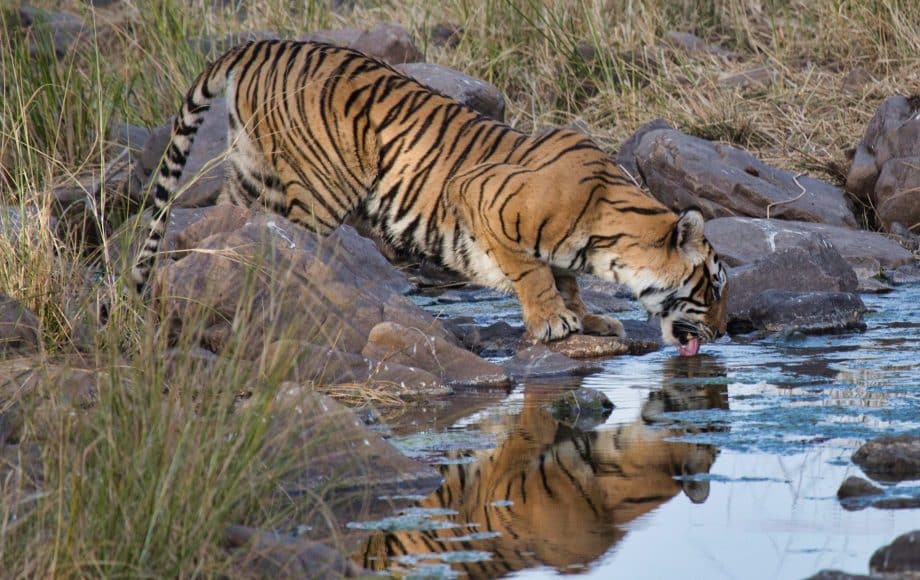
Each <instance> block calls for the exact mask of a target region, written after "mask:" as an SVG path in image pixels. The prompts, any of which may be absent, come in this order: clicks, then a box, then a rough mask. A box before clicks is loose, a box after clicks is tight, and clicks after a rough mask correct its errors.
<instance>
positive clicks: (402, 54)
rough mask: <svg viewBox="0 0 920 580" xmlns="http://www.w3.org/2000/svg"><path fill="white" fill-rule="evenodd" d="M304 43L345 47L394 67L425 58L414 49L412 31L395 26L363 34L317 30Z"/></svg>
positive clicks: (305, 38) (377, 28)
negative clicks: (323, 43)
mask: <svg viewBox="0 0 920 580" xmlns="http://www.w3.org/2000/svg"><path fill="white" fill-rule="evenodd" d="M301 40H313V41H319V42H328V43H329V44H335V45H337V46H346V47H348V48H351V49H354V50H357V51H359V52H363V53H364V54H366V55H368V56H372V57H375V58H379V59H380V60H383V61H385V62H387V63H389V64H391V65H397V64H402V63H406V62H421V61H423V60H424V55H423V54H422V53H421V51H420V50H419V49H418V47H417V46H416V45H415V41H414V40H413V39H412V35H411V34H409V31H407V30H406V29H405V28H403V27H402V26H400V25H399V24H394V23H381V24H378V25H377V26H375V27H374V28H372V29H371V30H364V31H361V30H355V29H351V28H346V29H339V30H318V31H315V32H311V33H309V34H307V35H305V36H303V37H302V38H301Z"/></svg>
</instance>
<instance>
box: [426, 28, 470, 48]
mask: <svg viewBox="0 0 920 580" xmlns="http://www.w3.org/2000/svg"><path fill="white" fill-rule="evenodd" d="M463 32H464V30H463V27H462V26H460V25H458V24H453V23H451V22H439V23H438V24H435V25H434V26H433V27H432V28H431V32H429V34H428V36H429V38H430V39H431V43H432V44H433V45H435V46H446V47H447V48H456V47H457V46H458V45H459V44H460V38H461V37H462V36H463Z"/></svg>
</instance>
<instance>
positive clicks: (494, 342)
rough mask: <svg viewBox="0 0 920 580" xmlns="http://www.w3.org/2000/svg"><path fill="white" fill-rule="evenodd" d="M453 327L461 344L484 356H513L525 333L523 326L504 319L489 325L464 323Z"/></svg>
mask: <svg viewBox="0 0 920 580" xmlns="http://www.w3.org/2000/svg"><path fill="white" fill-rule="evenodd" d="M453 329H454V334H455V335H456V336H457V338H458V339H459V341H460V344H462V345H463V346H464V347H465V348H466V349H467V350H470V351H472V352H475V353H476V354H478V355H480V356H484V357H487V356H488V357H496V356H511V355H512V354H514V351H515V349H516V348H517V346H518V344H519V343H520V342H521V337H522V336H523V335H524V329H523V328H521V327H514V326H511V325H510V324H508V323H507V322H505V321H504V320H500V321H498V322H495V323H493V324H490V325H489V326H477V325H475V324H472V323H469V324H462V325H457V326H454V327H453Z"/></svg>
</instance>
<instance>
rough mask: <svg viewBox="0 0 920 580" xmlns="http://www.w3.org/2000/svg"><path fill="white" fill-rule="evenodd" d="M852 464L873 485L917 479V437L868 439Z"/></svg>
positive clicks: (919, 473) (919, 470) (919, 452)
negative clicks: (860, 470)
mask: <svg viewBox="0 0 920 580" xmlns="http://www.w3.org/2000/svg"><path fill="white" fill-rule="evenodd" d="M852 460H853V463H855V464H856V465H858V466H860V467H861V468H862V470H863V471H864V472H865V473H866V475H868V476H869V477H871V478H872V479H875V480H877V481H901V480H906V479H920V437H918V436H916V435H897V436H884V437H878V438H876V439H872V440H871V441H867V442H866V443H864V444H863V445H862V446H861V447H860V448H859V449H857V450H856V452H855V453H853V457H852Z"/></svg>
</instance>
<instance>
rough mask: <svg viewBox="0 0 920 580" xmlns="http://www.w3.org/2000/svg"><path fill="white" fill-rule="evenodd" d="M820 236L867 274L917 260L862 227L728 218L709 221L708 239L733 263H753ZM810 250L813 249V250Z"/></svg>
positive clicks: (707, 226)
mask: <svg viewBox="0 0 920 580" xmlns="http://www.w3.org/2000/svg"><path fill="white" fill-rule="evenodd" d="M815 235H819V236H821V237H822V238H824V239H825V240H827V241H828V242H830V243H831V244H832V245H833V246H834V248H835V249H836V250H837V252H839V253H840V255H841V256H842V257H843V258H844V259H845V260H847V261H848V262H849V263H850V265H851V266H853V267H854V268H859V269H860V270H861V273H862V274H863V275H862V276H860V277H866V276H867V275H875V274H878V272H879V270H880V269H881V268H884V269H892V268H897V267H899V266H902V265H905V264H910V263H913V262H914V261H915V259H914V257H913V256H912V255H911V253H910V252H909V251H907V250H905V249H904V248H903V247H902V246H901V245H900V244H898V243H897V242H896V241H894V240H892V239H891V238H888V237H886V236H883V235H881V234H877V233H874V232H866V231H861V230H852V229H849V228H841V227H835V226H829V225H825V224H815V223H808V222H796V221H786V220H766V219H755V218H742V217H726V218H718V219H714V220H709V221H708V222H706V239H708V240H709V242H710V243H711V244H712V245H713V247H714V248H715V250H716V252H718V253H719V256H721V257H722V259H723V260H725V262H726V263H727V264H728V265H730V266H740V265H744V264H750V263H752V262H755V261H757V260H759V259H762V258H764V257H765V256H768V255H770V254H772V253H774V252H778V251H782V250H785V249H788V248H795V247H806V248H809V247H811V246H812V245H813V242H811V241H810V240H812V239H813V238H814V236H815ZM809 251H810V250H809Z"/></svg>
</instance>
